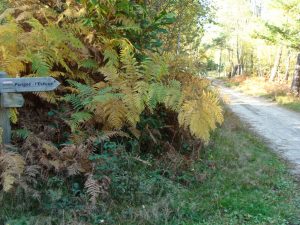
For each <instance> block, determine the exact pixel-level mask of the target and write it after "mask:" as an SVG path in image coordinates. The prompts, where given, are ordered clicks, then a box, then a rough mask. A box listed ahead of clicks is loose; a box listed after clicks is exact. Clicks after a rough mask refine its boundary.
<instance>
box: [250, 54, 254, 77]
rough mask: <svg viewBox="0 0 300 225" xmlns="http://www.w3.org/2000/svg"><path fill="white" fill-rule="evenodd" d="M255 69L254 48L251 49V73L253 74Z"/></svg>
mask: <svg viewBox="0 0 300 225" xmlns="http://www.w3.org/2000/svg"><path fill="white" fill-rule="evenodd" d="M253 70H254V53H253V49H252V50H251V58H250V75H253Z"/></svg>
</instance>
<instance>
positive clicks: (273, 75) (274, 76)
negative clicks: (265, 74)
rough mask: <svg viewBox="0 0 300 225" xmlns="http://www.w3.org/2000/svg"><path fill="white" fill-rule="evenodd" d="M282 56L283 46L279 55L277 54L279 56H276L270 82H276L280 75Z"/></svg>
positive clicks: (279, 50)
mask: <svg viewBox="0 0 300 225" xmlns="http://www.w3.org/2000/svg"><path fill="white" fill-rule="evenodd" d="M281 56H282V46H280V47H279V49H278V53H277V56H276V58H275V61H274V66H273V68H272V71H271V75H270V79H269V80H270V81H274V80H275V78H276V76H277V74H278V70H279V66H280V60H281Z"/></svg>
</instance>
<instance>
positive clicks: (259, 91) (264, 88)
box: [226, 76, 300, 112]
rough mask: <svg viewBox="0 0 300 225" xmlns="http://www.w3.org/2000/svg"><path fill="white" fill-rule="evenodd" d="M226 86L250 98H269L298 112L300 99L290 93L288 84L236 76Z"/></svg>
mask: <svg viewBox="0 0 300 225" xmlns="http://www.w3.org/2000/svg"><path fill="white" fill-rule="evenodd" d="M226 85H227V86H229V87H234V88H235V89H236V90H239V91H242V92H244V93H246V94H249V95H252V96H261V97H266V98H269V99H271V100H272V101H276V102H277V103H278V104H279V105H282V106H284V107H286V108H289V109H291V110H294V111H299V112H300V98H299V97H296V96H294V95H293V94H291V93H290V86H291V84H290V82H285V81H281V82H270V81H268V80H266V79H265V78H260V77H246V76H236V77H234V78H231V79H230V80H228V82H227V83H226Z"/></svg>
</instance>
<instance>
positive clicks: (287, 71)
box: [284, 50, 291, 81]
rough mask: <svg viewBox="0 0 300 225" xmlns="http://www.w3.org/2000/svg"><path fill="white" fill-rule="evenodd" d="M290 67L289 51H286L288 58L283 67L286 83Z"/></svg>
mask: <svg viewBox="0 0 300 225" xmlns="http://www.w3.org/2000/svg"><path fill="white" fill-rule="evenodd" d="M290 65H291V51H290V50H289V51H288V56H287V59H286V65H285V74H284V77H285V80H286V81H288V80H289V76H290Z"/></svg>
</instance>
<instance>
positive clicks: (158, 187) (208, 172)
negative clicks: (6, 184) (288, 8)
mask: <svg viewBox="0 0 300 225" xmlns="http://www.w3.org/2000/svg"><path fill="white" fill-rule="evenodd" d="M225 118H226V120H225V123H224V124H223V126H222V127H221V128H219V129H218V130H217V131H216V132H215V133H214V134H213V137H212V141H211V143H210V144H209V145H208V146H207V147H205V149H203V151H202V156H201V161H199V162H197V163H195V164H193V165H192V167H190V168H188V169H186V170H182V171H181V172H180V173H176V177H172V171H168V170H166V166H164V167H160V166H159V165H155V166H152V167H149V166H147V165H143V164H141V165H140V166H133V167H129V168H127V167H124V173H122V174H120V175H119V176H118V180H117V182H116V187H117V188H118V189H120V190H121V189H122V191H124V194H118V193H122V191H121V192H119V191H118V193H116V194H118V197H117V198H115V200H114V201H113V202H110V203H109V204H106V203H105V202H103V205H99V206H98V207H101V208H100V209H101V210H100V211H102V213H99V214H90V215H89V217H93V221H94V222H90V223H85V222H82V223H79V222H78V223H67V221H68V219H67V218H68V216H67V213H66V212H67V209H69V208H70V207H73V206H72V204H67V208H65V209H64V208H62V209H61V211H63V210H65V214H64V213H63V214H62V216H59V213H61V211H57V212H56V213H50V211H51V210H50V209H51V207H50V206H49V207H48V209H47V208H46V210H44V211H36V212H35V211H33V208H32V209H30V208H28V207H29V206H28V203H26V204H27V206H25V205H24V207H26V210H24V209H23V211H22V210H20V209H19V208H22V206H21V205H20V206H12V207H10V208H9V207H3V206H6V204H8V205H12V203H13V199H14V197H11V198H9V199H8V200H7V201H4V200H3V199H2V200H1V204H3V205H2V206H1V207H0V221H1V219H2V221H3V218H6V219H5V220H4V221H5V222H7V221H9V222H8V223H7V224H10V225H21V224H22V225H23V224H24V225H31V224H41V225H44V224H53V223H50V222H49V223H46V221H47V220H49V221H50V220H52V219H53V218H54V217H55V218H56V217H57V219H56V221H58V222H57V223H55V224H82V225H88V224H97V225H98V224H122V225H123V224H155V225H160V224H162V225H163V224H172V225H179V224H180V225H193V224H195V225H197V224H201V225H254V224H259V225H270V224H274V225H284V224H286V225H297V224H298V225H299V224H300V190H299V185H298V184H297V182H296V181H295V179H294V178H293V177H292V176H291V175H290V174H289V173H288V166H287V165H286V164H285V162H283V161H282V160H280V159H279V158H278V157H277V156H276V155H275V154H274V153H273V152H272V151H270V149H268V148H267V147H266V146H265V144H264V143H263V142H262V141H261V140H260V138H258V137H257V136H256V135H254V134H253V133H251V132H250V131H249V130H248V129H247V127H245V126H244V125H243V124H242V123H241V122H240V121H239V120H238V118H237V117H235V116H234V115H233V114H232V113H230V112H228V111H227V112H226V114H225ZM119 163H122V162H119ZM124 163H127V162H124ZM128 163H133V162H130V161H128ZM126 168H127V169H126ZM162 168H164V169H162ZM118 173H119V172H118ZM168 173H169V174H170V176H168V175H167V174H168ZM126 174H128V176H127V175H126ZM131 183H132V184H133V185H130V184H131ZM68 194H69V193H66V195H68ZM112 194H113V193H112ZM0 197H1V196H0ZM61 203H62V202H61V201H60V204H61ZM20 204H21V203H20ZM76 204H78V203H76ZM77 207H79V206H78V205H77ZM74 212H76V210H75V211H74ZM47 213H48V214H47ZM75 215H76V214H75ZM1 216H2V218H1ZM62 218H64V220H63V219H62ZM65 220H66V221H65ZM37 221H39V222H37ZM0 223H1V222H0ZM4 224H5V223H4Z"/></svg>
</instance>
